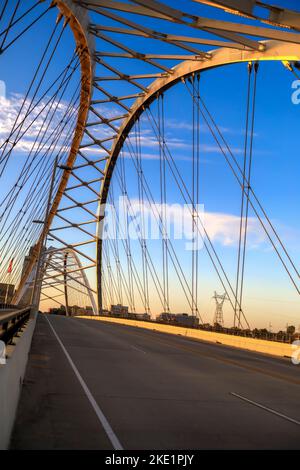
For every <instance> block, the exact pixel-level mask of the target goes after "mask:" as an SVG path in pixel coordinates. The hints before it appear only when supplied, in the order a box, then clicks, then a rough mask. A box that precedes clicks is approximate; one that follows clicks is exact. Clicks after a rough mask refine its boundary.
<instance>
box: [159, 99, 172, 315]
mask: <svg viewBox="0 0 300 470" xmlns="http://www.w3.org/2000/svg"><path fill="white" fill-rule="evenodd" d="M157 111H158V113H157V114H158V139H159V175H160V218H161V220H162V239H161V244H162V266H163V290H164V313H167V314H169V313H170V305H169V276H168V246H167V243H168V233H167V192H166V191H167V189H166V160H165V156H164V145H165V130H164V119H165V117H164V95H163V94H161V95H160V96H158V98H157Z"/></svg>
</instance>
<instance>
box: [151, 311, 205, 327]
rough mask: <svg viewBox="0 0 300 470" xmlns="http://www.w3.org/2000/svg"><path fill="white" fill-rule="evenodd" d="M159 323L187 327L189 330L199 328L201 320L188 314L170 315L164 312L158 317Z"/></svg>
mask: <svg viewBox="0 0 300 470" xmlns="http://www.w3.org/2000/svg"><path fill="white" fill-rule="evenodd" d="M156 321H157V322H162V323H171V324H172V325H179V326H186V327H188V328H197V327H198V326H199V318H197V317H195V316H193V315H188V314H187V313H168V312H162V313H161V314H160V315H158V316H157V317H156Z"/></svg>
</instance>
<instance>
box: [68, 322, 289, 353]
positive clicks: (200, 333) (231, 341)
mask: <svg viewBox="0 0 300 470" xmlns="http://www.w3.org/2000/svg"><path fill="white" fill-rule="evenodd" d="M77 318H83V319H89V320H98V321H103V322H109V323H118V324H122V325H128V326H135V327H138V328H145V329H147V330H152V331H160V332H161V333H168V334H173V335H181V336H186V337H188V338H193V339H198V340H201V341H208V342H210V343H220V344H224V345H226V346H232V347H235V348H239V349H246V350H248V351H255V352H260V353H264V354H270V355H272V356H278V357H291V356H292V353H293V350H292V345H291V344H288V343H279V342H275V341H267V340H263V339H256V338H243V337H242V336H234V335H227V334H225V333H216V332H212V331H204V330H197V329H194V328H184V327H180V326H173V325H164V324H160V323H157V324H156V323H151V322H145V321H137V320H128V319H126V318H111V317H99V316H98V317H93V316H83V315H82V316H78V317H77Z"/></svg>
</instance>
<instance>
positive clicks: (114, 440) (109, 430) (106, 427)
mask: <svg viewBox="0 0 300 470" xmlns="http://www.w3.org/2000/svg"><path fill="white" fill-rule="evenodd" d="M45 319H46V320H47V322H48V324H49V326H50V328H51V329H52V331H53V334H54V336H55V337H56V339H57V341H58V342H59V344H60V346H61V348H62V350H63V352H64V353H65V355H66V358H67V359H68V361H69V363H70V365H71V367H72V369H73V371H74V373H75V375H76V377H77V379H78V381H79V383H80V385H81V386H82V388H83V390H84V392H85V394H86V396H87V398H88V400H89V402H90V404H91V405H92V407H93V408H94V411H95V413H96V415H97V417H98V419H99V421H100V423H101V424H102V426H103V428H104V431H105V432H106V434H107V437H108V439H109V440H110V442H111V443H112V446H113V448H114V449H115V450H124V449H123V447H122V445H121V443H120V441H119V439H118V438H117V436H116V435H115V433H114V431H113V429H112V427H111V425H110V424H109V422H108V420H107V419H106V417H105V415H104V413H103V411H102V410H101V409H100V408H99V406H98V403H97V402H96V400H95V399H94V397H93V395H92V394H91V392H90V390H89V388H88V386H87V385H86V383H85V381H84V380H83V378H82V377H81V375H80V373H79V371H78V369H77V367H76V366H75V364H74V362H73V361H72V359H71V356H70V355H69V353H68V351H67V350H66V348H65V347H64V345H63V343H62V341H61V340H60V338H59V336H58V334H57V333H56V331H55V329H54V328H53V326H52V325H51V322H50V320H49V319H48V318H47V317H46V316H45Z"/></svg>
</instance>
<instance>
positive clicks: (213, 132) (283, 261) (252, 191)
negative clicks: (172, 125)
mask: <svg viewBox="0 0 300 470" xmlns="http://www.w3.org/2000/svg"><path fill="white" fill-rule="evenodd" d="M185 85H186V84H185ZM187 89H188V91H189V93H191V91H190V90H189V88H188V87H187ZM200 100H201V103H202V106H203V107H204V110H205V111H206V112H207V114H208V116H209V117H210V119H211V120H212V123H213V126H214V127H215V128H216V131H214V129H213V128H212V125H211V124H210V122H209V121H208V119H207V117H206V116H205V114H204V112H203V111H202V110H201V111H200V113H201V116H202V117H203V119H204V122H205V123H206V125H207V126H208V128H209V130H210V132H211V134H212V136H213V137H214V139H215V141H216V143H217V145H218V147H219V149H220V151H221V153H222V154H223V156H224V158H225V160H226V162H227V163H228V165H229V167H230V169H231V171H232V173H233V175H234V177H235V178H236V180H237V182H238V184H239V185H240V187H242V180H241V179H240V177H239V173H240V174H241V175H243V171H242V169H241V167H240V165H239V164H238V162H237V160H236V158H235V156H234V155H233V153H232V151H231V150H230V147H229V145H228V143H227V142H226V140H225V139H224V137H223V135H222V133H221V131H220V129H219V128H218V126H217V124H216V123H215V121H214V120H213V118H212V116H211V113H209V111H208V110H207V106H206V105H205V104H204V102H203V99H201V98H200ZM217 134H218V135H219V136H220V138H221V140H222V141H223V143H224V145H225V148H226V150H227V151H228V153H229V156H230V158H231V159H232V160H233V162H234V165H233V164H232V163H231V161H230V158H229V156H228V155H227V154H226V152H225V150H224V148H223V146H222V145H221V143H220V141H219V140H218V138H217ZM234 166H235V167H236V169H235V168H234ZM245 184H248V182H247V180H245ZM250 193H251V195H252V196H253V198H254V201H255V202H256V203H257V204H258V206H259V209H260V210H261V211H262V213H263V216H264V217H265V219H266V221H267V223H268V224H269V227H270V229H271V232H272V233H273V234H274V235H275V237H276V240H277V241H278V243H279V245H280V247H281V248H282V250H283V252H284V254H285V256H286V257H287V261H288V262H289V263H290V264H291V267H292V269H293V270H294V271H295V273H296V275H297V277H298V278H300V274H299V271H298V270H297V268H296V266H295V263H294V262H293V260H292V259H291V257H290V255H289V253H288V252H287V250H286V248H285V246H284V244H283V243H282V240H281V239H280V237H279V235H278V233H277V232H276V230H275V228H274V226H273V224H272V222H271V220H270V219H269V217H268V215H267V213H266V211H265V210H264V209H263V207H262V205H261V203H260V201H259V199H258V197H257V196H256V194H255V192H254V190H253V188H252V187H250V189H249V197H248V198H247V199H248V200H249V205H250V206H251V208H252V210H253V211H254V213H255V215H256V217H257V218H258V220H259V222H260V224H261V226H262V228H263V230H264V232H265V234H266V236H267V238H268V239H269V241H270V243H271V245H272V247H273V248H274V251H275V252H276V254H277V256H278V258H279V259H280V261H281V263H282V265H283V267H284V269H285V271H286V273H287V275H288V276H289V278H290V280H291V282H292V284H293V285H294V287H295V289H296V291H297V292H298V294H300V288H299V287H298V285H297V282H296V281H295V280H294V278H293V275H292V274H291V271H290V269H289V268H288V266H287V263H286V261H285V260H284V258H283V256H282V255H281V254H280V252H279V250H278V247H277V246H276V243H275V242H274V240H273V239H272V237H271V235H270V233H269V231H268V228H267V227H266V224H265V221H264V220H263V218H262V216H260V214H259V212H258V209H257V208H256V207H255V203H254V202H253V201H252V199H251V197H250ZM246 197H247V194H246Z"/></svg>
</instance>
